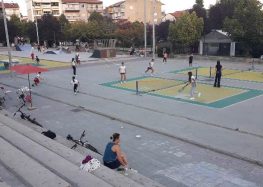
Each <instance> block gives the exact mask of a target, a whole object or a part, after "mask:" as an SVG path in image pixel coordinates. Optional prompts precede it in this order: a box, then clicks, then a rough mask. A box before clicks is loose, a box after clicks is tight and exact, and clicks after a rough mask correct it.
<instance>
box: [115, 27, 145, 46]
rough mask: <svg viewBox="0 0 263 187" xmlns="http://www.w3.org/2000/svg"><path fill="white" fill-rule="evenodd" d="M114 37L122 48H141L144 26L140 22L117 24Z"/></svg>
mask: <svg viewBox="0 0 263 187" xmlns="http://www.w3.org/2000/svg"><path fill="white" fill-rule="evenodd" d="M117 27H118V28H117V29H116V31H115V33H114V35H115V36H116V37H117V38H118V40H119V41H121V42H122V45H123V47H130V46H132V45H134V46H137V47H139V46H142V45H143V42H144V25H143V23H140V22H133V23H131V22H122V23H119V24H118V26H117Z"/></svg>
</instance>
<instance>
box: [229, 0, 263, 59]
mask: <svg viewBox="0 0 263 187" xmlns="http://www.w3.org/2000/svg"><path fill="white" fill-rule="evenodd" d="M224 30H225V31H227V32H228V33H229V34H230V36H231V38H232V39H233V40H235V41H238V42H241V43H245V44H246V47H247V50H248V52H249V53H250V54H251V55H252V56H254V57H255V56H257V57H258V56H259V55H262V54H263V47H262V46H263V11H262V5H261V4H260V2H259V1H257V0H239V2H238V4H237V6H236V8H235V11H234V14H233V17H232V18H226V19H225V21H224Z"/></svg>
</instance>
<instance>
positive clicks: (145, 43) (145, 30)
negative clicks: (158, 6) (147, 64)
mask: <svg viewBox="0 0 263 187" xmlns="http://www.w3.org/2000/svg"><path fill="white" fill-rule="evenodd" d="M146 10H147V7H146V0H144V57H146V49H147V21H146Z"/></svg>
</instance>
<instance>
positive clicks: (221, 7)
mask: <svg viewBox="0 0 263 187" xmlns="http://www.w3.org/2000/svg"><path fill="white" fill-rule="evenodd" d="M238 2H239V1H237V0H221V1H220V2H218V3H216V4H215V5H214V6H212V7H210V10H209V15H208V17H209V19H208V24H207V25H208V26H207V27H208V28H209V30H212V29H222V28H223V23H224V20H225V18H226V17H229V18H232V17H233V14H234V10H235V7H236V5H237V3H238Z"/></svg>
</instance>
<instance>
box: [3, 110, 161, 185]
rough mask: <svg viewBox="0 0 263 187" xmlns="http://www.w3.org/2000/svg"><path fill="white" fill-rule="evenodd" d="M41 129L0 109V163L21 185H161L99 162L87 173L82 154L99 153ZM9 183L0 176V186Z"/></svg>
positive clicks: (136, 174)
mask: <svg viewBox="0 0 263 187" xmlns="http://www.w3.org/2000/svg"><path fill="white" fill-rule="evenodd" d="M44 130H45V129H43V128H40V127H38V126H34V125H33V124H26V125H25V124H22V123H20V122H18V121H15V120H14V119H12V118H10V117H8V114H7V112H5V111H4V112H3V111H2V112H1V113H0V165H1V164H2V165H3V166H4V167H5V168H7V169H8V170H9V171H11V173H13V174H14V176H15V177H16V178H17V180H19V181H20V182H21V183H22V184H23V185H24V186H34V187H38V186H41V187H42V186H48V187H53V186H54V187H60V186H63V187H69V186H80V187H82V186H83V187H87V186H89V187H93V186H96V187H104V186H105V187H106V186H118V187H121V186H125V187H126V186H131V187H135V186H136V187H140V186H149V187H157V186H162V185H160V184H158V183H156V182H154V181H152V180H150V179H148V178H146V177H144V176H142V175H140V174H139V173H136V172H134V173H129V174H128V176H125V175H122V174H120V173H118V172H116V171H114V170H111V169H108V168H106V167H104V166H103V165H101V167H100V168H98V169H97V170H95V171H93V172H91V173H89V172H86V171H83V170H80V169H79V166H80V162H81V161H82V160H83V158H84V157H85V156H86V155H91V156H92V157H94V158H97V159H98V160H100V161H101V156H100V155H97V154H96V153H93V152H91V151H89V150H87V149H85V148H82V147H80V146H78V148H77V149H78V151H75V150H72V149H70V148H69V147H71V146H72V142H69V141H67V140H66V139H64V138H62V137H60V136H57V137H56V139H55V140H52V139H50V138H48V137H46V136H44V135H42V134H41V133H40V132H42V131H44ZM2 186H12V182H11V181H8V180H6V181H5V179H4V178H3V177H1V172H0V187H2Z"/></svg>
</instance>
